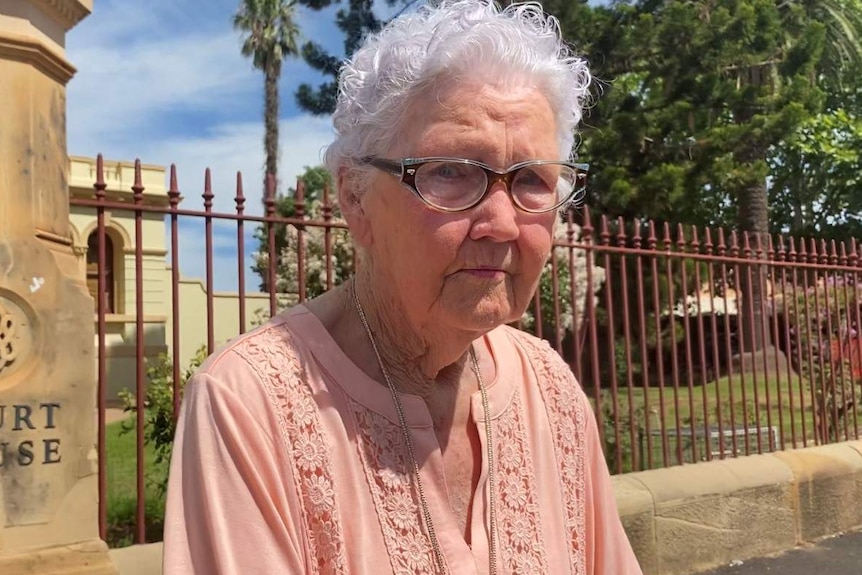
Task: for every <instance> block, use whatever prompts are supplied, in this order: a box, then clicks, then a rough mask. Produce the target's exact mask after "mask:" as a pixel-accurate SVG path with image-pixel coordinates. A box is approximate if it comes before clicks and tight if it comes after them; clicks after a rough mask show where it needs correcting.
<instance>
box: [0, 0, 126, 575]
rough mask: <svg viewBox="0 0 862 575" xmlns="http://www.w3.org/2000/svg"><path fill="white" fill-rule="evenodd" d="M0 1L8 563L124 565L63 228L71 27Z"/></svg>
mask: <svg viewBox="0 0 862 575" xmlns="http://www.w3.org/2000/svg"><path fill="white" fill-rule="evenodd" d="M92 8H93V0H0V573H3V574H4V575H13V574H16V575H17V574H25V573H26V574H30V573H40V574H50V575H55V574H56V575H60V574H66V573H69V574H71V573H76V574H79V573H80V574H84V573H87V574H90V573H93V574H108V573H116V570H115V569H114V567H113V565H112V564H111V561H110V559H109V557H108V553H107V548H106V546H105V544H104V543H103V542H102V541H101V540H100V539H99V534H98V520H97V501H98V490H97V461H96V416H95V409H96V405H97V404H96V377H95V369H94V365H95V360H94V348H93V331H94V328H93V302H92V300H91V298H90V296H89V294H88V292H87V289H86V286H85V282H84V278H83V277H82V276H81V274H80V271H79V269H78V265H77V263H76V260H75V256H74V254H73V252H72V246H71V241H70V238H69V233H68V227H69V196H68V186H67V182H66V172H67V161H68V160H67V151H66V84H67V82H68V81H69V80H70V79H71V78H72V75H73V74H74V71H75V70H74V68H73V67H72V66H71V65H70V64H69V63H68V62H67V60H66V57H65V50H64V44H65V36H66V33H67V32H68V31H69V30H70V29H71V28H72V27H73V26H75V24H77V23H78V22H79V21H81V20H82V19H83V18H84V17H85V16H87V15H88V14H89V13H90V11H91V10H92Z"/></svg>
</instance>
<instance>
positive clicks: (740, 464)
mask: <svg viewBox="0 0 862 575" xmlns="http://www.w3.org/2000/svg"><path fill="white" fill-rule="evenodd" d="M614 488H615V489H616V493H617V503H618V505H619V512H620V516H621V517H622V521H623V525H624V526H625V528H626V532H627V533H628V535H629V539H630V541H631V543H632V546H633V547H634V549H635V553H636V554H637V556H638V559H639V561H640V563H641V567H642V568H643V572H644V575H688V574H691V573H697V572H700V571H704V570H707V569H710V568H712V567H716V566H719V565H726V564H728V563H730V562H731V561H733V560H735V559H741V560H745V559H750V558H752V557H759V556H763V555H767V554H770V553H774V552H777V551H783V550H786V549H790V548H792V547H794V546H795V545H798V544H800V543H802V542H806V541H812V540H815V539H818V538H820V537H825V536H828V535H834V534H836V533H839V532H842V531H847V530H849V529H853V528H856V527H859V526H862V441H853V442H847V443H841V444H835V445H826V446H821V447H810V448H806V449H798V450H792V451H784V452H777V453H771V454H765V455H753V456H749V457H741V458H739V459H730V460H724V461H711V462H707V463H698V464H696V465H686V466H682V467H672V468H668V469H660V470H653V471H644V472H639V473H629V474H626V475H622V476H616V477H614Z"/></svg>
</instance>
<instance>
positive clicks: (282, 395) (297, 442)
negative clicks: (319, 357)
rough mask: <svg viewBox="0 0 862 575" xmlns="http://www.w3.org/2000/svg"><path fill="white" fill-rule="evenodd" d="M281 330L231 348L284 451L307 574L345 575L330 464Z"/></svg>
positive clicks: (260, 334) (301, 373) (296, 364)
mask: <svg viewBox="0 0 862 575" xmlns="http://www.w3.org/2000/svg"><path fill="white" fill-rule="evenodd" d="M290 337H291V336H290V333H289V332H288V331H287V329H286V328H285V327H284V326H273V327H271V328H269V329H264V330H262V331H260V332H258V333H257V334H255V335H253V336H251V337H249V338H247V339H245V340H243V341H242V342H240V343H239V344H238V345H237V346H235V347H234V351H235V352H236V353H237V354H238V355H239V356H240V357H242V358H243V359H244V360H245V361H246V362H247V363H248V365H249V366H250V367H251V368H252V369H253V370H254V371H255V372H256V373H257V376H258V378H259V379H260V381H261V382H262V383H263V386H264V388H265V389H266V392H267V395H268V396H269V399H270V401H271V402H272V404H273V405H274V406H275V412H276V414H277V417H278V422H279V425H280V426H281V432H282V441H283V442H284V445H285V446H286V447H287V448H288V450H289V452H290V455H291V456H292V457H290V458H289V459H290V461H291V464H292V467H293V475H294V477H296V479H297V481H296V483H297V491H298V493H297V494H298V496H299V499H300V501H301V502H302V516H303V519H304V521H305V533H306V534H307V536H308V541H309V545H310V546H311V549H310V550H309V554H310V557H311V559H312V561H311V564H310V565H309V568H310V569H311V572H312V573H319V574H321V575H330V574H333V575H334V574H337V573H346V572H347V561H346V559H345V553H344V539H343V531H342V528H341V520H340V519H339V513H338V508H337V507H336V505H335V489H334V487H333V480H332V464H331V462H330V461H329V457H328V455H327V454H328V453H329V446H328V445H327V441H326V435H325V433H324V431H323V429H322V425H321V423H320V420H319V419H318V417H317V405H316V404H315V402H314V398H313V396H312V392H311V389H310V388H309V386H308V385H307V384H306V383H305V382H306V381H307V377H306V375H305V369H304V368H303V366H302V364H301V362H300V359H299V356H298V355H297V353H296V351H295V350H294V349H293V346H292V345H291V343H290Z"/></svg>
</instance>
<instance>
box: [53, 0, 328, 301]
mask: <svg viewBox="0 0 862 575" xmlns="http://www.w3.org/2000/svg"><path fill="white" fill-rule="evenodd" d="M237 5H238V0H181V1H178V0H148V1H147V2H129V1H128V0H99V1H97V2H96V3H95V6H94V12H93V14H92V15H91V16H89V17H88V18H87V19H85V20H84V21H83V22H82V23H81V24H80V25H79V26H78V27H76V28H75V29H74V30H73V31H72V32H71V33H70V34H69V37H68V41H67V46H66V49H67V55H68V57H69V59H70V61H71V62H72V64H73V65H74V66H75V67H76V68H77V69H78V72H77V74H76V76H75V77H74V78H73V79H72V81H71V82H70V84H69V87H68V90H67V109H68V113H67V130H68V149H69V153H70V154H72V155H83V156H94V155H96V154H97V153H102V154H103V155H104V157H105V158H106V160H133V159H135V158H139V159H140V160H141V161H142V162H144V163H148V164H157V165H163V166H165V167H168V166H169V165H170V164H171V163H174V164H176V166H177V171H178V179H179V187H180V191H181V192H182V194H183V197H184V200H183V203H182V204H181V207H182V208H185V209H193V210H200V209H203V200H202V198H201V194H202V193H203V186H204V171H205V169H206V168H207V167H210V168H211V171H212V183H213V192H214V194H215V199H214V206H213V209H214V210H215V211H217V212H229V213H234V212H235V202H234V196H235V193H236V190H235V182H236V172H237V171H240V172H242V174H243V182H244V191H245V195H246V198H247V201H246V205H245V207H246V213H247V214H254V215H258V214H260V213H261V212H262V204H261V201H260V198H261V193H262V189H261V188H262V183H261V182H262V173H263V159H264V154H263V118H262V113H261V111H262V107H263V106H262V104H263V97H262V92H263V90H262V88H263V79H262V76H261V74H260V72H259V71H257V70H254V69H253V68H252V65H251V62H250V61H249V60H248V59H246V58H244V57H243V56H242V55H241V54H240V45H241V38H240V35H239V33H238V32H237V31H235V30H234V29H233V28H232V24H231V19H232V15H233V13H234V12H235V11H236V8H237ZM334 12H335V10H334V9H330V10H327V11H324V12H319V13H318V12H313V11H308V10H300V11H299V13H298V18H297V21H298V24H299V27H300V30H301V32H302V35H303V37H304V38H313V39H314V40H316V41H318V42H321V43H322V44H323V45H324V46H326V47H327V48H329V49H333V48H335V47H337V46H340V45H341V43H342V42H343V38H342V37H341V35H340V32H338V30H337V29H336V28H335V25H334ZM319 80H320V76H319V75H317V73H316V72H314V71H312V70H310V69H309V68H308V67H307V66H306V65H305V64H304V63H302V62H301V61H299V60H289V61H287V62H286V63H285V66H284V68H283V73H282V85H281V90H282V110H283V113H284V112H287V113H288V114H289V113H290V112H291V111H292V106H291V99H292V94H293V92H294V90H295V88H296V86H298V85H299V84H300V83H302V82H310V83H312V84H316V83H317V82H318V81H319ZM331 139H332V129H331V124H330V121H329V119H328V118H315V117H311V116H308V115H292V116H288V117H284V118H283V119H282V121H281V122H280V143H281V154H280V156H281V158H280V171H279V177H280V180H281V183H280V187H279V190H280V191H284V190H285V189H286V187H287V186H288V185H291V184H292V183H293V182H295V181H296V177H297V176H298V175H299V174H301V173H302V171H303V168H304V167H305V166H313V165H317V164H319V163H320V162H321V159H322V149H323V148H324V146H326V145H327V144H328V143H329V142H330V141H331ZM181 222H182V225H181V228H180V254H179V255H180V269H181V273H182V275H183V276H185V277H198V278H201V279H204V275H205V273H204V272H205V250H204V235H203V224H202V221H201V223H199V224H198V223H192V218H186V217H183V218H181ZM255 227H256V225H255V224H253V223H252V222H248V223H246V236H247V241H246V261H248V260H249V258H248V253H250V251H251V250H253V249H254V248H256V242H255V241H254V240H252V238H251V234H252V233H253V230H254V229H255ZM167 239H168V241H169V237H168V238H167ZM213 240H214V242H215V247H216V249H215V251H214V260H215V261H214V270H216V272H215V278H214V279H215V284H216V289H229V290H234V289H236V254H235V245H236V227H235V223H234V222H217V223H216V224H215V225H214V236H213ZM232 249H233V253H231V251H232ZM169 257H170V256H169ZM247 278H248V280H247V286H248V287H249V288H254V287H256V285H257V281H258V279H257V277H256V276H254V275H253V274H252V273H251V272H250V271H247Z"/></svg>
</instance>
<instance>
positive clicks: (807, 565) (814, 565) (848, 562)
mask: <svg viewBox="0 0 862 575" xmlns="http://www.w3.org/2000/svg"><path fill="white" fill-rule="evenodd" d="M852 504H853V505H858V503H856V502H852ZM762 573H781V575H860V573H862V531H856V532H854V533H847V534H844V535H839V536H835V537H828V538H826V539H822V540H821V541H819V542H817V543H812V544H808V545H806V546H804V547H799V548H796V549H793V550H791V551H786V552H784V553H782V554H780V555H777V556H773V557H763V558H759V559H749V560H748V561H745V562H742V564H741V565H729V566H726V567H720V568H718V569H713V570H712V571H704V572H702V573H701V574H700V575H761V574H762Z"/></svg>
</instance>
